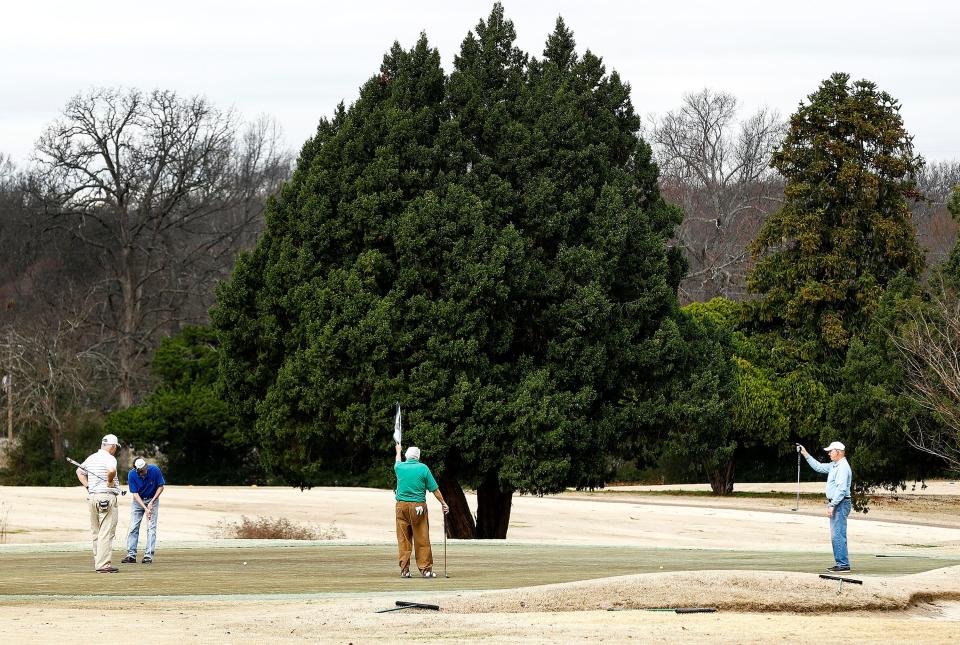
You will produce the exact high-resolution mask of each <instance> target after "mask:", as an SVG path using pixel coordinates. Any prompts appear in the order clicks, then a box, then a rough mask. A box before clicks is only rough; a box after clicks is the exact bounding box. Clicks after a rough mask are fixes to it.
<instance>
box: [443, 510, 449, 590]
mask: <svg viewBox="0 0 960 645" xmlns="http://www.w3.org/2000/svg"><path fill="white" fill-rule="evenodd" d="M443 577H444V578H449V577H450V575H449V574H448V573H447V514H446V513H443Z"/></svg>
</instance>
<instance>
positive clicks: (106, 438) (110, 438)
mask: <svg viewBox="0 0 960 645" xmlns="http://www.w3.org/2000/svg"><path fill="white" fill-rule="evenodd" d="M100 445H101V446H119V445H120V442H119V441H118V440H117V435H115V434H105V435H103V439H101V440H100Z"/></svg>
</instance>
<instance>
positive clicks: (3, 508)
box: [0, 502, 10, 544]
mask: <svg viewBox="0 0 960 645" xmlns="http://www.w3.org/2000/svg"><path fill="white" fill-rule="evenodd" d="M9 516H10V507H9V506H8V505H7V503H6V502H0V544H5V543H6V541H7V519H8V518H9Z"/></svg>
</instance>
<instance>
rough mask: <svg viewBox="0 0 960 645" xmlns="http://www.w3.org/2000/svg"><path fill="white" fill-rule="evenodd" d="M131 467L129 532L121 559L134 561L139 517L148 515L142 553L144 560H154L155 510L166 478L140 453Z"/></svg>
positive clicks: (127, 561) (126, 562) (147, 561)
mask: <svg viewBox="0 0 960 645" xmlns="http://www.w3.org/2000/svg"><path fill="white" fill-rule="evenodd" d="M133 468H134V469H133V470H131V471H130V473H129V474H128V475H127V485H128V486H129V487H130V493H131V494H132V496H133V505H132V506H131V507H130V534H129V535H127V557H125V558H124V559H123V560H121V561H120V562H121V563H123V564H129V563H131V562H136V561H137V541H138V539H139V537H140V521H141V520H142V519H143V516H144V515H146V516H147V549H146V551H144V553H143V563H144V564H150V563H152V562H153V554H154V552H155V551H156V549H157V514H158V511H159V510H160V494H161V493H162V492H163V486H164V484H165V483H166V482H164V480H163V473H161V472H160V468H159V467H157V466H154V465H153V464H149V465H147V462H146V460H144V459H143V457H138V458H137V459H136V461H134V462H133Z"/></svg>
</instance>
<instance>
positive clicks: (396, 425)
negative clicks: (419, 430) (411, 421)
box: [393, 403, 402, 443]
mask: <svg viewBox="0 0 960 645" xmlns="http://www.w3.org/2000/svg"><path fill="white" fill-rule="evenodd" d="M401 428H402V425H401V423H400V404H399V403H397V418H396V420H395V421H394V422H393V441H394V443H401V442H400V433H401Z"/></svg>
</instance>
